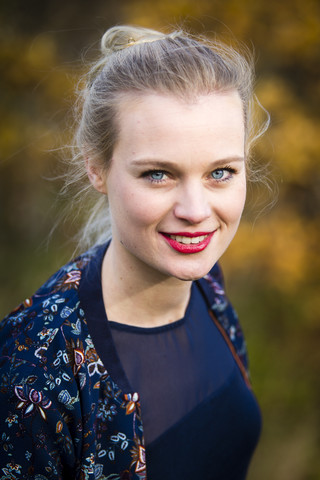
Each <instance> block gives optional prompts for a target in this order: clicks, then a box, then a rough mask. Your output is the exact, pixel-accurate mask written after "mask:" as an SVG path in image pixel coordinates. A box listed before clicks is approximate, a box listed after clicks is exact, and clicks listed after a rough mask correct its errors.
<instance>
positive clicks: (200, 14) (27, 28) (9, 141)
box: [0, 0, 320, 480]
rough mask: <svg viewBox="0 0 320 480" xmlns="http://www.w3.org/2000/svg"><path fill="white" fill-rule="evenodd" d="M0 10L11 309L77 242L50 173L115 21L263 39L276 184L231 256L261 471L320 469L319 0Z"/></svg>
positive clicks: (262, 193)
mask: <svg viewBox="0 0 320 480" xmlns="http://www.w3.org/2000/svg"><path fill="white" fill-rule="evenodd" d="M0 21H1V30H0V39H1V42H0V69H1V76H0V88H1V94H0V105H1V117H0V242H1V251H0V261H1V271H0V275H1V297H0V314H1V317H2V316H4V315H5V314H6V313H7V312H8V311H10V310H11V309H13V308H14V307H15V306H16V304H18V303H19V302H20V301H21V300H22V299H24V298H25V297H27V296H29V295H31V294H32V293H33V292H34V290H35V289H36V288H37V287H38V286H40V285H41V283H43V282H44V281H45V280H46V279H47V277H48V276H49V274H51V273H53V272H54V271H55V270H56V269H57V268H58V267H59V266H60V265H62V264H63V262H65V261H66V260H68V259H69V258H70V256H71V255H72V254H73V251H74V244H73V243H72V236H73V234H74V233H75V232H76V231H77V228H78V225H77V222H76V221H72V219H70V220H69V221H65V222H63V223H61V224H60V225H58V227H57V228H56V230H55V231H54V233H53V235H52V236H51V237H50V232H51V229H52V227H53V226H54V225H55V223H56V221H57V219H58V218H59V215H60V212H61V209H62V208H63V206H64V205H65V204H66V202H67V201H68V200H66V199H59V196H58V192H59V189H60V187H61V181H59V179H57V180H55V181H52V180H48V179H50V178H51V179H52V178H53V177H55V176H58V175H59V174H61V173H62V172H63V170H64V167H63V165H62V164H61V156H62V152H61V151H60V150H59V147H61V146H62V145H64V144H66V143H68V142H69V141H70V131H71V129H72V106H73V104H74V100H75V96H74V89H75V86H76V85H77V82H78V80H79V77H80V75H81V72H83V68H84V67H83V60H85V61H87V62H88V61H90V60H91V59H93V58H95V56H96V55H97V53H98V49H99V40H100V38H101V35H102V34H103V32H104V31H105V29H107V28H108V27H110V26H111V25H114V24H121V23H131V24H138V25H142V26H146V27H152V28H159V29H167V28H170V27H171V26H174V27H175V26H177V25H180V26H184V27H185V28H187V29H189V30H190V31H191V32H194V33H202V34H203V33H206V34H208V35H213V34H214V33H218V34H219V35H220V36H221V38H222V39H224V40H225V41H227V42H228V43H232V42H233V41H234V39H235V38H236V39H237V40H239V41H241V42H243V43H244V44H246V45H247V46H249V48H254V50H255V58H256V68H257V84H256V90H257V94H258V98H259V100H260V101H261V103H262V104H263V105H264V107H265V108H266V109H267V110H268V111H269V112H270V114H271V127H270V130H269V131H268V133H267V134H266V136H265V137H264V139H263V140H262V141H261V142H260V143H259V144H258V145H257V147H256V149H255V158H256V161H257V163H258V165H260V166H261V167H263V166H266V165H268V164H269V177H270V178H271V179H272V182H273V186H272V187H271V190H270V189H268V188H267V187H266V186H265V185H263V184H254V185H252V186H249V196H248V202H247V207H246V212H245V215H244V218H243V222H242V225H241V227H240V229H239V232H238V234H237V237H236V238H235V240H234V242H233V244H232V246H231V247H230V248H229V250H228V252H227V253H226V254H225V256H224V257H223V259H222V264H223V268H224V271H225V276H226V283H227V287H228V293H229V296H230V297H231V298H232V302H233V304H234V305H235V307H236V309H237V311H238V313H239V316H240V319H241V322H242V325H243V328H244V330H245V334H246V337H247V343H248V349H249V354H250V364H251V376H252V382H253V386H254V390H255V393H256V395H257V397H258V399H259V402H260V405H261V409H262V411H263V417H264V429H263V434H262V438H261V442H260V444H259V447H258V449H257V451H256V454H255V456H254V459H253V462H252V466H251V469H250V473H249V480H270V479H272V480H316V479H320V455H319V453H320V451H319V447H320V438H319V437H320V428H319V427H320V381H319V371H320V370H319V363H320V348H319V345H320V318H319V317H320V315H319V312H320V292H319V266H320V265H319V263H320V262H319V252H318V251H319V241H320V238H319V237H320V236H319V221H318V212H319V206H320V205H319V204H320V189H319V185H320V119H319V111H320V110H319V107H320V80H319V72H320V2H319V1H318V0H304V1H303V2H302V1H301V0H282V1H281V2H279V1H278V0H268V1H265V0H197V1H194V0H153V1H152V2H151V1H148V0H124V1H121V0H104V1H101V0H94V1H85V0H68V1H64V2H62V1H60V0H55V1H47V2H44V1H43V0H42V1H38V0H29V1H28V2H25V1H17V0H10V1H8V2H1V6H0ZM277 191H278V193H277ZM57 197H58V201H57ZM276 198H277V201H276V203H275V204H274V205H273V207H272V208H271V207H270V204H271V203H272V202H273V201H274V200H275V199H276ZM49 237H50V238H49Z"/></svg>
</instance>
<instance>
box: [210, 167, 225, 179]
mask: <svg viewBox="0 0 320 480" xmlns="http://www.w3.org/2000/svg"><path fill="white" fill-rule="evenodd" d="M224 172H225V170H224V169H223V168H219V169H217V170H214V171H213V172H211V175H212V178H214V179H215V180H221V179H222V178H223V176H224Z"/></svg>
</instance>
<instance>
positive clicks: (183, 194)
mask: <svg viewBox="0 0 320 480" xmlns="http://www.w3.org/2000/svg"><path fill="white" fill-rule="evenodd" d="M208 193H209V192H208V191H207V190H206V189H205V187H204V186H203V185H202V184H201V183H200V184H199V183H198V182H192V183H191V182H190V183H188V184H187V185H183V186H181V187H180V191H179V194H178V198H177V200H176V203H175V206H174V215H175V217H176V218H179V219H180V220H184V221H186V222H188V223H189V224H200V223H201V222H203V221H205V220H206V219H208V218H209V217H210V216H211V214H212V212H211V206H210V203H209V199H208Z"/></svg>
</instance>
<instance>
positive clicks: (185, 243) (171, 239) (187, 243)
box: [160, 231, 215, 253]
mask: <svg viewBox="0 0 320 480" xmlns="http://www.w3.org/2000/svg"><path fill="white" fill-rule="evenodd" d="M160 233H161V235H162V236H163V237H164V239H165V240H166V242H167V243H168V244H169V245H170V247H172V248H173V249H174V250H176V251H177V252H179V253H198V252H201V251H202V250H204V249H205V248H206V247H207V246H208V245H209V243H210V240H211V238H212V237H213V235H214V233H215V231H213V232H210V233H207V232H197V233H188V232H179V233H163V232H160Z"/></svg>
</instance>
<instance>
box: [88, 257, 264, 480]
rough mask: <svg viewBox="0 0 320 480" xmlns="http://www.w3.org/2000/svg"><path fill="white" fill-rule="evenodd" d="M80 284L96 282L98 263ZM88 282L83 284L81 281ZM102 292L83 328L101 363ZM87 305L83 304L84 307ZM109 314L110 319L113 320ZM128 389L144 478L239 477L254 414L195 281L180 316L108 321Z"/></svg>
mask: <svg viewBox="0 0 320 480" xmlns="http://www.w3.org/2000/svg"><path fill="white" fill-rule="evenodd" d="M96 261H97V265H96V268H94V265H91V272H95V275H96V278H94V275H92V273H91V275H90V277H87V280H86V278H84V279H83V282H84V283H83V284H82V288H83V289H85V290H86V291H90V289H92V288H93V285H98V284H100V283H101V278H100V276H101V263H100V262H101V261H102V259H99V258H96ZM86 281H87V282H89V281H90V284H89V283H88V284H86V283H85V282H86ZM100 295H101V298H100V299H99V301H98V302H96V303H95V308H93V307H92V304H91V310H90V318H88V326H89V329H90V330H91V331H99V337H100V339H99V345H98V344H97V342H95V346H96V348H97V352H98V354H99V356H100V357H101V359H102V361H104V355H105V351H104V348H103V345H104V338H103V337H104V330H103V329H102V328H101V322H102V321H104V322H106V323H107V322H108V319H107V316H106V313H105V310H104V307H103V300H102V292H101V291H100ZM83 306H84V308H86V305H83ZM112 320H116V319H112ZM109 326H110V327H111V332H112V337H113V341H114V343H115V347H116V350H117V354H118V356H119V358H120V361H121V364H122V367H123V369H124V372H125V374H126V376H127V379H128V382H129V384H130V387H131V389H132V391H136V392H139V395H140V400H141V413H142V422H143V427H144V436H145V440H146V455H147V472H148V480H164V479H165V480H179V479H181V480H182V479H183V480H189V479H190V480H191V479H192V480H194V479H201V480H242V479H244V478H245V476H246V472H247V468H248V464H249V460H250V458H251V455H252V453H253V450H254V448H255V445H256V443H257V440H258V437H259V432H260V425H261V417H260V412H259V408H258V405H257V403H256V400H255V398H254V396H253V394H252V392H251V390H250V389H249V388H248V387H247V385H246V384H245V382H244V380H243V377H242V375H241V373H240V370H239V368H238V365H237V364H236V362H235V359H234V356H233V355H232V353H231V351H230V348H229V346H228V345H227V343H226V341H225V339H224V338H223V336H222V335H221V333H220V331H219V330H218V329H217V327H216V325H215V324H214V322H213V321H212V319H211V317H210V315H209V312H208V307H207V302H206V300H205V298H204V294H203V291H202V289H201V288H200V285H199V284H198V282H194V283H193V284H192V289H191V296H190V301H189V304H188V307H187V310H186V312H185V316H184V317H183V318H182V319H180V320H178V321H176V322H173V323H171V324H168V325H165V326H160V327H154V328H142V327H134V326H129V325H124V324H120V323H117V322H115V321H109Z"/></svg>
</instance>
